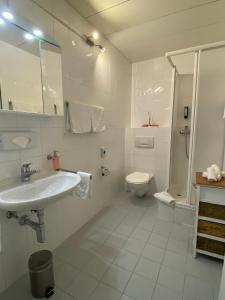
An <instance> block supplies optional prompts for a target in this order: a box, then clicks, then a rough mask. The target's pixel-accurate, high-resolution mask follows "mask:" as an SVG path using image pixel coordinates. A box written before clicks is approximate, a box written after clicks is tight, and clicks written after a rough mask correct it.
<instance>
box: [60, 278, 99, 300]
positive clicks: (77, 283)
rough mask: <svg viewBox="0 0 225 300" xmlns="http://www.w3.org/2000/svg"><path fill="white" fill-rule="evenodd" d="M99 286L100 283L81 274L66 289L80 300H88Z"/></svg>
mask: <svg viewBox="0 0 225 300" xmlns="http://www.w3.org/2000/svg"><path fill="white" fill-rule="evenodd" d="M97 285H98V281H97V280H96V279H94V278H93V277H91V276H89V275H87V274H83V273H82V274H80V276H78V277H77V279H75V280H74V281H73V282H72V283H71V284H70V285H69V287H68V288H67V289H66V290H67V292H68V293H69V294H70V295H72V296H73V297H75V298H77V299H79V300H88V299H89V297H90V295H91V294H92V293H93V291H94V290H95V288H96V287H97Z"/></svg>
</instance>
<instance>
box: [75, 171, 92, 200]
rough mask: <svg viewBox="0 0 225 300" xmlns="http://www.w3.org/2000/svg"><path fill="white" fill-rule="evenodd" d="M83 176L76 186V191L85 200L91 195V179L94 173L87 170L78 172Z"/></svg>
mask: <svg viewBox="0 0 225 300" xmlns="http://www.w3.org/2000/svg"><path fill="white" fill-rule="evenodd" d="M77 174H78V175H80V177H81V181H80V183H79V184H78V185H77V186H76V187H75V193H76V195H77V196H78V197H80V198H81V199H83V200H86V199H88V198H89V197H90V194H91V181H92V175H91V174H89V173H85V172H80V171H79V172H77Z"/></svg>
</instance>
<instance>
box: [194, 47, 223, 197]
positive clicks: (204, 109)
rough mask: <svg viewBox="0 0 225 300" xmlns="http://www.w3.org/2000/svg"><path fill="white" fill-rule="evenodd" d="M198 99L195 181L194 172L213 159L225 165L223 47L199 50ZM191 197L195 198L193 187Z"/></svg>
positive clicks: (206, 165)
mask: <svg viewBox="0 0 225 300" xmlns="http://www.w3.org/2000/svg"><path fill="white" fill-rule="evenodd" d="M197 103H198V104H197V114H196V133H195V151H194V157H193V168H192V169H193V171H192V180H193V181H194V180H195V172H197V171H204V170H206V168H207V167H208V166H210V165H211V164H213V163H216V164H218V166H219V167H220V168H222V167H223V163H224V133H225V132H224V124H225V119H224V108H225V48H224V47H221V48H215V49H208V50H202V51H201V52H200V61H199V73H198V97H197ZM191 199H192V201H193V200H194V189H193V188H192V193H191Z"/></svg>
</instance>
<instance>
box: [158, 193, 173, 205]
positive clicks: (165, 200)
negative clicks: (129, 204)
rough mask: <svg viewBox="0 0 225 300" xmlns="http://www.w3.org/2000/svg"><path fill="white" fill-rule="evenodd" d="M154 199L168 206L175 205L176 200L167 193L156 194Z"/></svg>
mask: <svg viewBox="0 0 225 300" xmlns="http://www.w3.org/2000/svg"><path fill="white" fill-rule="evenodd" d="M154 197H155V198H156V199H158V200H159V201H162V202H163V203H165V204H168V205H174V204H175V199H174V198H173V197H172V196H171V195H170V194H169V193H167V192H161V193H155V194H154Z"/></svg>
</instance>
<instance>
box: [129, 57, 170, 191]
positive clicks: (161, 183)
mask: <svg viewBox="0 0 225 300" xmlns="http://www.w3.org/2000/svg"><path fill="white" fill-rule="evenodd" d="M171 88H172V68H171V67H170V65H169V63H168V62H167V59H166V58H165V57H159V58H156V59H152V60H147V61H142V62H139V63H135V64H133V65H132V103H131V127H132V128H131V129H127V130H126V150H125V157H126V174H129V173H131V172H134V171H140V172H148V173H152V174H154V179H153V180H152V183H151V193H153V192H156V191H163V190H165V189H166V188H167V186H168V182H169V160H170V157H169V155H170V128H171V118H172V96H171ZM148 112H150V113H151V117H152V122H153V123H157V124H158V125H159V127H158V128H154V127H151V128H141V126H142V125H143V124H144V123H148ZM135 136H154V139H155V147H154V149H140V148H135V146H134V140H135Z"/></svg>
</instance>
